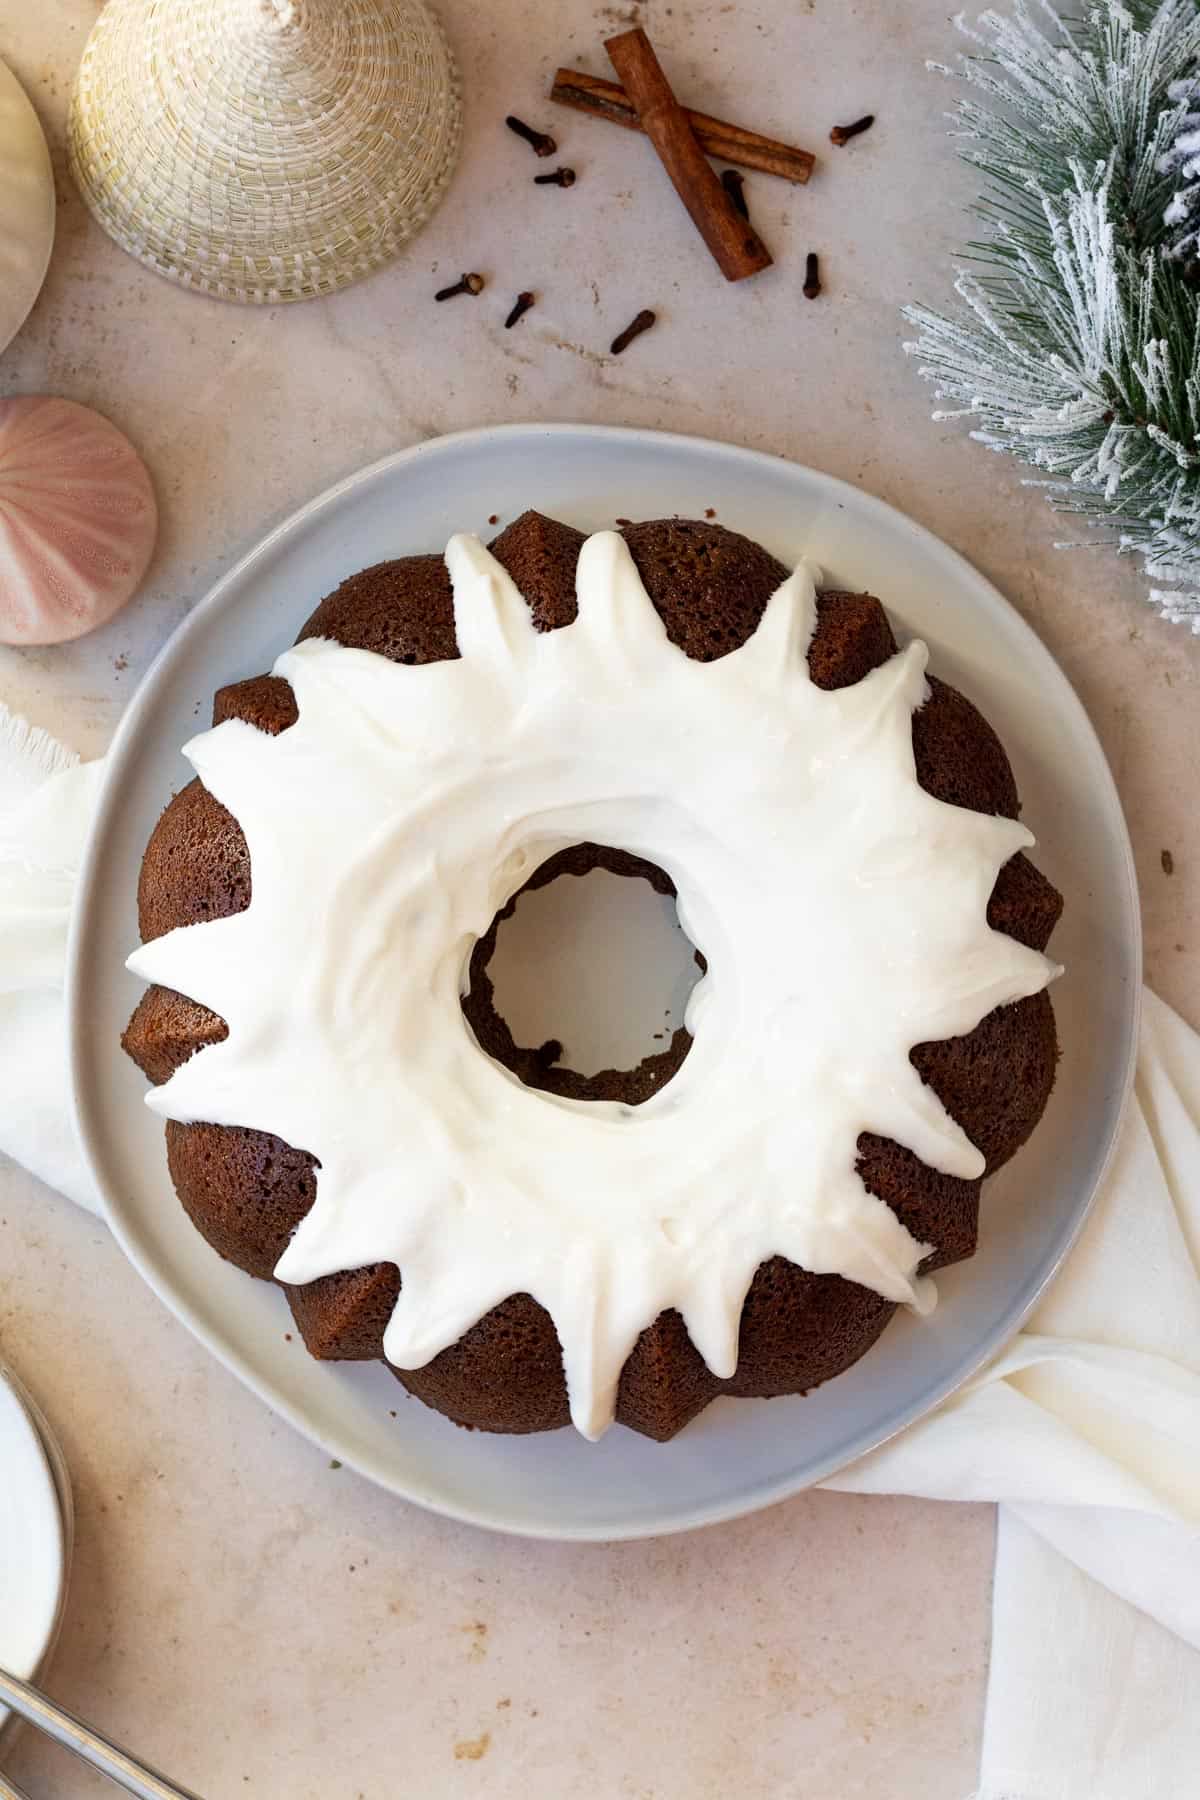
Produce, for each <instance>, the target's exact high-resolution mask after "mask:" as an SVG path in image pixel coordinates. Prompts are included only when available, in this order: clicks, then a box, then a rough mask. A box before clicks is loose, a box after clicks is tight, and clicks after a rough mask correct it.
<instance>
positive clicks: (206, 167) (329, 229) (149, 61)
mask: <svg viewBox="0 0 1200 1800" xmlns="http://www.w3.org/2000/svg"><path fill="white" fill-rule="evenodd" d="M461 128H462V106H461V97H460V90H459V82H458V73H457V70H456V69H455V66H454V61H453V58H452V57H451V54H450V50H449V47H448V46H447V43H446V40H445V38H444V36H443V34H442V29H441V26H440V25H439V23H438V21H437V19H436V18H435V17H434V15H433V14H432V13H431V12H430V11H429V9H428V7H427V6H426V5H425V3H424V0H108V4H107V5H106V6H105V8H104V11H103V12H102V13H101V15H100V17H99V19H98V20H97V21H96V25H95V27H94V29H93V31H92V34H91V36H90V37H89V39H88V41H87V45H86V47H85V49H84V53H83V62H82V64H81V66H80V70H79V78H78V81H77V83H76V86H75V92H74V95H73V97H72V101H71V113H70V122H69V134H68V135H69V148H70V159H71V171H72V174H73V175H74V177H75V180H76V182H77V183H78V185H79V190H80V192H81V194H82V195H83V198H84V200H85V201H86V203H87V205H88V207H89V208H90V209H91V211H92V212H93V213H94V214H95V216H96V218H97V219H98V220H99V221H100V223H101V225H103V227H104V229H105V230H106V231H107V232H108V233H109V234H110V236H112V237H113V238H115V239H116V241H117V243H118V244H120V245H121V247H122V249H124V250H127V251H128V252H129V253H130V255H131V256H135V257H137V258H138V260H139V261H141V262H144V263H147V264H148V265H149V267H150V268H152V269H155V270H157V272H158V273H159V274H160V275H165V276H167V278H168V279H169V280H171V281H178V282H180V283H182V284H184V285H185V286H188V287H192V288H195V289H197V291H199V292H201V293H205V294H214V295H217V296H219V297H220V298H221V299H224V300H244V301H257V302H261V303H267V304H274V303H277V302H279V301H285V300H308V299H311V298H312V297H313V296H314V295H317V294H329V293H332V292H333V291H334V290H335V289H336V288H340V287H345V286H347V285H348V284H349V283H350V282H352V281H358V280H359V279H360V278H361V277H362V276H364V275H369V274H370V273H371V271H372V270H373V269H377V268H378V267H379V266H380V265H381V264H382V263H385V262H387V261H389V259H390V258H391V257H393V256H395V254H396V252H397V251H398V250H399V249H400V247H401V245H402V244H404V242H405V241H406V240H407V239H408V238H409V237H411V236H412V234H413V233H414V232H415V231H417V230H418V229H419V228H420V226H421V225H423V224H424V223H425V221H426V219H427V218H428V217H429V215H430V213H431V212H432V211H433V209H434V208H435V206H436V205H437V203H438V201H439V200H440V198H441V196H442V194H443V192H444V191H445V188H446V184H447V183H448V181H449V179H450V176H451V173H452V172H453V169H454V164H455V161H456V160H457V156H458V149H459V142H460V137H461Z"/></svg>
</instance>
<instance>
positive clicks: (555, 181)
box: [533, 169, 575, 187]
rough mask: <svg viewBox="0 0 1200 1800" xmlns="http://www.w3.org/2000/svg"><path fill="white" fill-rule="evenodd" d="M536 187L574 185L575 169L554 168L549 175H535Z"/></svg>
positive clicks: (534, 182) (534, 183)
mask: <svg viewBox="0 0 1200 1800" xmlns="http://www.w3.org/2000/svg"><path fill="white" fill-rule="evenodd" d="M533 185H534V186H535V187H574V186H575V171H574V169H552V170H551V172H550V174H549V175H535V176H534V178H533Z"/></svg>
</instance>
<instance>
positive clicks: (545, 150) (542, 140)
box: [504, 113, 558, 156]
mask: <svg viewBox="0 0 1200 1800" xmlns="http://www.w3.org/2000/svg"><path fill="white" fill-rule="evenodd" d="M504 123H505V124H506V125H507V126H508V129H509V130H510V131H515V132H516V134H517V136H518V137H519V138H524V139H525V142H526V143H527V144H528V145H529V147H530V149H531V150H532V151H533V153H534V155H535V156H553V155H554V152H555V151H556V150H557V149H558V145H557V144H556V143H555V141H554V139H553V138H552V137H551V136H550V134H549V132H546V131H535V130H534V129H533V126H532V125H527V124H526V123H525V121H524V119H518V118H517V117H516V116H515V115H514V114H513V113H509V115H508V117H507V118H506V119H505V121H504Z"/></svg>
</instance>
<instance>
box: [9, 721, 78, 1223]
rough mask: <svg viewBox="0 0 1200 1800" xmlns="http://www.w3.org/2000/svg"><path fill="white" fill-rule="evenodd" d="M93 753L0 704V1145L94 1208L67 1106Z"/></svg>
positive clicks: (18, 1159)
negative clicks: (69, 1024)
mask: <svg viewBox="0 0 1200 1800" xmlns="http://www.w3.org/2000/svg"><path fill="white" fill-rule="evenodd" d="M101 767H102V765H101V763H99V762H92V763H81V762H80V760H79V758H78V757H77V756H75V755H74V754H73V753H72V752H71V751H69V750H65V749H64V748H63V746H62V745H61V744H60V743H57V742H56V740H55V739H54V738H52V737H51V736H50V735H49V733H48V732H45V731H36V730H34V729H33V727H32V726H30V725H27V724H26V723H25V720H24V719H19V718H17V717H16V716H15V714H13V713H11V712H9V710H8V708H7V707H6V706H3V705H0V1070H3V1079H2V1080H0V1149H3V1150H5V1151H7V1153H8V1154H9V1155H10V1156H12V1157H14V1158H15V1159H16V1161H17V1162H19V1163H22V1164H23V1165H24V1166H25V1168H27V1169H32V1170H33V1172H34V1174H35V1175H40V1176H41V1178H42V1180H43V1181H45V1182H48V1183H49V1185H50V1186H51V1187H53V1188H57V1189H58V1190H59V1192H60V1193H63V1194H66V1195H68V1196H69V1198H70V1199H72V1200H74V1201H76V1202H77V1203H78V1204H79V1205H80V1206H86V1207H87V1208H88V1209H89V1211H91V1212H100V1211H102V1207H101V1203H100V1196H99V1194H98V1193H97V1192H96V1187H95V1183H94V1182H93V1180H92V1177H91V1175H90V1173H89V1171H88V1169H87V1166H86V1164H85V1163H84V1160H83V1157H82V1155H81V1154H80V1151H79V1147H78V1145H77V1144H76V1142H75V1133H74V1130H73V1128H72V1125H71V1119H70V1113H69V1110H68V1107H67V1086H66V1081H67V1077H66V1020H65V1013H64V1007H63V978H64V970H65V965H66V954H67V927H68V925H69V923H70V917H71V901H72V897H73V895H74V892H75V882H76V878H77V876H78V874H79V863H80V858H81V856H82V854H83V845H84V839H85V838H86V836H87V828H88V823H89V820H90V819H91V815H92V807H93V805H94V803H95V797H96V794H97V792H98V791H99V785H100V770H101Z"/></svg>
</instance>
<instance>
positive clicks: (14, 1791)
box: [0, 1775, 29, 1800]
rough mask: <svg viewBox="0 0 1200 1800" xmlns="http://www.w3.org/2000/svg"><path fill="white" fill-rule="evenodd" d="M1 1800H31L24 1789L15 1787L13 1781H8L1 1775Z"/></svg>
mask: <svg viewBox="0 0 1200 1800" xmlns="http://www.w3.org/2000/svg"><path fill="white" fill-rule="evenodd" d="M0 1800H29V1795H28V1794H27V1793H26V1792H25V1789H24V1788H19V1787H14V1786H13V1784H12V1782H11V1781H6V1780H5V1778H4V1776H3V1775H0Z"/></svg>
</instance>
